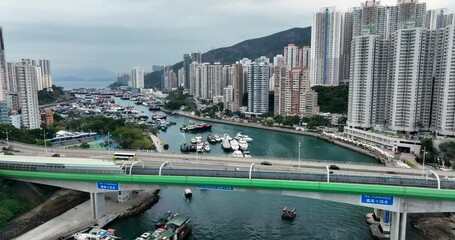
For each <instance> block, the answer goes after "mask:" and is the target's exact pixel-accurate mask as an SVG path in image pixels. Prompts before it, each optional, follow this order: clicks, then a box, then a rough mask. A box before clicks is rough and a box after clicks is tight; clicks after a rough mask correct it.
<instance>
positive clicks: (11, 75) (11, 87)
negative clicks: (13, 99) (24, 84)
mask: <svg viewBox="0 0 455 240" xmlns="http://www.w3.org/2000/svg"><path fill="white" fill-rule="evenodd" d="M6 68H7V72H8V75H7V84H6V85H7V87H8V92H10V93H16V92H17V78H16V63H11V62H9V63H7V64H6Z"/></svg>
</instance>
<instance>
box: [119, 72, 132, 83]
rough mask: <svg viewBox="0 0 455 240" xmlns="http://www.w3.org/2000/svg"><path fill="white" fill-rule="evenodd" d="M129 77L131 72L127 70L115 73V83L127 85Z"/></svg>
mask: <svg viewBox="0 0 455 240" xmlns="http://www.w3.org/2000/svg"><path fill="white" fill-rule="evenodd" d="M130 78H131V74H130V73H129V72H122V73H117V84H119V85H121V86H128V84H129V82H130V81H131V80H130Z"/></svg>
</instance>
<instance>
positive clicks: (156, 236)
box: [136, 211, 191, 240]
mask: <svg viewBox="0 0 455 240" xmlns="http://www.w3.org/2000/svg"><path fill="white" fill-rule="evenodd" d="M189 222H190V218H189V217H187V216H185V215H182V214H179V213H172V212H170V211H168V212H166V213H164V214H163V215H162V216H160V217H159V218H158V219H156V220H155V221H154V225H155V227H157V229H156V230H155V231H154V232H152V233H150V232H146V233H143V234H142V235H141V236H140V237H138V238H136V240H165V239H166V240H168V239H173V240H181V239H185V238H186V237H187V236H188V235H189V234H190V233H191V227H190V226H189Z"/></svg>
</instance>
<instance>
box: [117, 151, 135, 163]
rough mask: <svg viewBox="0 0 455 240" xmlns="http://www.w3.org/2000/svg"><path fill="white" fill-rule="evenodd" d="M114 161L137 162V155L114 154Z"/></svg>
mask: <svg viewBox="0 0 455 240" xmlns="http://www.w3.org/2000/svg"><path fill="white" fill-rule="evenodd" d="M112 159H114V160H131V161H135V160H136V153H114V156H113V157H112Z"/></svg>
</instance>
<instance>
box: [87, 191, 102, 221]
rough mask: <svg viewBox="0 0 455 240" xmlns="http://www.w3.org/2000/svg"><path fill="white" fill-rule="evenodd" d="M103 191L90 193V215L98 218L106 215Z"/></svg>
mask: <svg viewBox="0 0 455 240" xmlns="http://www.w3.org/2000/svg"><path fill="white" fill-rule="evenodd" d="M104 197H105V196H104V193H90V205H91V206H92V217H93V218H94V219H100V218H102V217H104V215H106V200H105V198H104Z"/></svg>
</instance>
